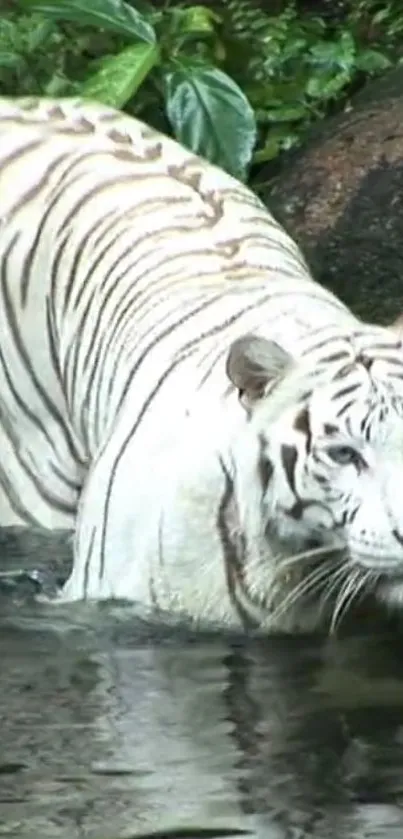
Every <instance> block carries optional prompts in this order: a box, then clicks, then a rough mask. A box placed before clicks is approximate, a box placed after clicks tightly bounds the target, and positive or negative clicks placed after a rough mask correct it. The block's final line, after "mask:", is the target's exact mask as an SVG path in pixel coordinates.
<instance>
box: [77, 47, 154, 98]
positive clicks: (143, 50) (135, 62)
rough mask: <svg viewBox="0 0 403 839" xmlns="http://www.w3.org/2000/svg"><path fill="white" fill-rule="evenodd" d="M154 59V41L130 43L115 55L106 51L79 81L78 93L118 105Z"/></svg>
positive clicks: (128, 96) (135, 89) (133, 87)
mask: <svg viewBox="0 0 403 839" xmlns="http://www.w3.org/2000/svg"><path fill="white" fill-rule="evenodd" d="M158 61H159V51H158V47H157V45H156V44H144V43H142V44H133V46H130V47H126V49H124V50H122V51H121V52H120V53H118V55H107V56H105V58H103V59H101V61H99V62H98V70H97V72H96V73H94V74H93V75H92V76H89V78H87V79H86V80H85V82H84V83H83V84H81V85H80V87H79V92H80V95H81V96H84V97H85V98H87V99H95V100H97V101H98V102H103V103H104V105H112V107H114V108H122V107H123V106H124V105H125V104H126V102H128V101H129V99H131V98H132V96H134V94H135V93H136V91H137V90H138V88H139V87H140V85H141V84H142V82H143V81H144V79H145V78H146V76H148V74H149V73H150V71H151V70H152V69H153V67H154V66H155V65H156V64H157V63H158Z"/></svg>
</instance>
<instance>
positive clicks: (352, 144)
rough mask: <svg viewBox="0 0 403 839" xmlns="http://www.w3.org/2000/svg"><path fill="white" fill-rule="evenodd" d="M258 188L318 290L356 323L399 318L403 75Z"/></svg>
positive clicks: (358, 103) (366, 93) (331, 122)
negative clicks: (342, 305) (331, 295)
mask: <svg viewBox="0 0 403 839" xmlns="http://www.w3.org/2000/svg"><path fill="white" fill-rule="evenodd" d="M265 180H267V179H266V178H265V173H264V171H263V172H262V173H261V174H260V177H259V181H260V182H261V183H263V182H264V181H265ZM255 186H256V185H255ZM257 187H258V191H259V192H260V194H261V195H262V196H263V198H264V200H266V202H267V204H268V206H269V207H270V209H271V210H272V212H274V214H275V216H276V217H277V218H278V219H279V221H281V223H282V224H283V225H284V226H285V227H286V229H287V230H288V231H289V232H290V234H291V235H292V236H293V238H294V239H295V240H296V241H297V242H298V243H299V245H300V246H301V248H302V250H303V251H304V253H305V255H306V257H307V259H308V262H309V264H310V266H311V268H312V271H313V274H314V276H315V278H316V279H317V280H318V281H319V282H321V283H323V284H324V285H326V286H328V287H329V288H331V289H332V291H334V292H335V293H336V294H337V295H338V296H339V297H341V298H342V299H343V300H344V301H345V302H346V303H347V304H348V305H349V306H351V308H352V309H353V310H354V311H355V312H356V314H358V315H359V316H361V317H364V318H367V319H371V320H374V321H376V322H378V323H390V322H392V321H394V320H395V319H396V316H397V314H398V313H399V312H401V311H403V67H399V68H397V69H395V70H393V71H391V72H389V73H388V74H386V75H385V76H383V77H382V79H380V80H378V81H375V82H371V83H370V84H368V85H367V86H366V87H365V88H364V89H363V90H362V91H361V92H360V93H359V94H358V95H357V96H356V97H354V99H353V101H352V103H351V108H349V110H348V111H345V112H344V113H342V114H340V115H338V116H336V117H331V118H329V119H328V120H327V121H326V122H324V123H322V124H321V125H320V127H319V128H316V129H315V130H314V131H313V132H312V134H311V135H310V137H309V139H308V140H307V141H306V142H305V145H304V147H303V149H300V150H299V151H297V152H295V153H293V154H290V155H289V156H286V157H285V158H284V161H283V164H282V167H281V170H280V173H279V174H278V175H277V177H276V178H275V179H274V180H272V182H271V184H269V186H268V187H266V188H263V187H261V186H260V188H259V184H257Z"/></svg>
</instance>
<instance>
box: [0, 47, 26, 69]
mask: <svg viewBox="0 0 403 839" xmlns="http://www.w3.org/2000/svg"><path fill="white" fill-rule="evenodd" d="M22 66H24V60H23V58H22V56H21V55H18V54H17V53H15V52H3V51H1V52H0V67H7V68H9V69H12V70H14V69H17V68H18V67H22Z"/></svg>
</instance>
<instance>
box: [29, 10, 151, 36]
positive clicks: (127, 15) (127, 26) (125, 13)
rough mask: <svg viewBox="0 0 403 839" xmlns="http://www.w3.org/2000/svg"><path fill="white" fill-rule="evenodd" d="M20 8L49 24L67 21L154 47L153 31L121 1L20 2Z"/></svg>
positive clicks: (145, 21) (136, 13)
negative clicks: (134, 39)
mask: <svg viewBox="0 0 403 839" xmlns="http://www.w3.org/2000/svg"><path fill="white" fill-rule="evenodd" d="M20 2H21V5H22V6H23V7H24V8H26V9H29V10H30V11H33V12H40V14H43V15H46V17H48V18H50V19H52V20H69V21H74V22H75V23H81V24H87V25H89V26H94V27H95V28H97V27H98V28H99V27H101V28H102V29H108V30H109V31H110V32H118V33H120V34H122V35H128V36H131V37H132V38H138V39H139V40H140V41H146V42H147V43H149V44H153V43H155V41H156V35H155V31H154V28H153V27H152V26H151V25H150V24H149V23H148V21H147V20H146V19H145V18H144V17H143V16H142V15H141V14H140V13H139V12H138V11H137V10H136V9H133V7H132V6H129V4H128V3H125V2H124V0H20Z"/></svg>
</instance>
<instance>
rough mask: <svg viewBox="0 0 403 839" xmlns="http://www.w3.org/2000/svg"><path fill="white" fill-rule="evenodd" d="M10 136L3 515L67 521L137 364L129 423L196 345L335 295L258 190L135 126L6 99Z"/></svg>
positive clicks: (97, 109)
mask: <svg viewBox="0 0 403 839" xmlns="http://www.w3.org/2000/svg"><path fill="white" fill-rule="evenodd" d="M0 138H1V149H2V151H1V153H0V165H1V170H0V171H1V175H0V190H1V202H2V217H1V227H0V258H1V266H2V274H1V297H2V306H1V310H0V318H1V320H0V334H1V341H0V350H1V370H0V376H1V378H0V393H1V394H2V398H1V411H2V417H3V420H2V423H1V439H0V449H1V451H2V468H1V474H0V480H1V483H2V486H3V490H4V491H5V497H4V498H3V507H4V513H3V514H2V516H1V518H2V519H3V520H5V521H6V523H9V522H10V521H11V522H14V520H15V521H21V520H26V521H30V522H32V521H35V520H37V521H38V522H39V523H40V524H43V525H45V526H52V527H53V526H57V527H59V526H60V527H66V526H69V525H71V524H72V523H74V517H75V511H76V504H77V499H78V495H79V491H80V487H81V484H82V481H83V478H84V476H85V472H86V469H87V464H88V462H89V461H91V459H92V458H93V457H94V455H95V453H96V452H97V450H98V448H99V446H100V445H101V444H102V442H103V440H104V438H105V434H107V433H108V429H109V428H110V425H111V423H113V422H114V418H115V416H116V412H117V411H118V410H119V407H120V404H121V400H122V394H123V393H125V392H126V390H127V388H128V387H129V379H131V377H132V376H133V369H134V368H136V371H137V372H136V394H137V399H136V403H137V404H136V405H133V408H132V411H133V421H135V418H136V416H138V415H139V414H140V412H141V410H142V406H143V405H144V402H145V401H146V400H147V398H148V396H149V392H150V391H151V390H152V388H153V385H154V383H155V381H156V380H158V378H159V377H160V375H161V374H162V373H163V372H164V368H165V367H166V366H169V363H170V360H171V359H174V358H175V357H176V355H177V354H178V353H181V352H185V351H186V347H188V345H189V343H190V342H193V347H191V348H189V352H191V351H192V350H193V352H196V351H198V349H199V346H200V345H201V343H202V336H203V335H205V336H206V337H205V342H204V343H205V349H206V355H207V356H209V357H211V352H210V354H209V350H211V348H213V354H214V347H215V346H216V345H217V339H215V338H214V333H216V334H218V333H219V332H220V333H221V335H220V337H221V338H222V339H223V340H224V341H225V340H226V336H225V330H226V326H227V327H229V328H230V329H231V330H232V332H233V331H234V329H235V331H237V326H236V323H235V322H236V321H239V332H240V333H241V332H242V331H244V328H245V327H247V326H248V323H249V324H250V325H251V326H252V325H254V323H255V322H256V315H255V311H256V306H261V305H266V306H267V302H268V301H270V304H271V310H272V311H271V312H270V310H269V315H270V314H272V317H273V321H274V322H275V323H277V328H279V329H280V331H282V326H281V324H280V323H279V312H280V311H281V309H284V306H285V308H286V316H287V318H289V316H290V305H291V303H292V300H291V297H290V291H293V292H294V294H295V281H296V280H298V281H299V283H300V285H301V294H302V295H306V294H308V295H311V297H312V293H314V294H317V295H318V297H319V301H320V304H321V305H322V306H323V302H324V301H325V300H326V299H327V297H328V295H327V294H326V292H322V291H321V290H320V289H314V290H313V288H312V281H311V279H310V278H309V275H308V272H307V269H306V267H305V264H304V262H303V259H302V257H301V255H300V253H299V251H298V250H297V248H296V247H295V246H294V245H293V243H292V242H291V241H290V240H289V238H288V237H287V236H286V234H285V233H284V232H283V231H282V230H281V228H280V227H279V226H278V225H277V224H276V223H275V222H274V221H273V219H271V218H270V216H269V214H268V213H267V211H266V210H265V209H264V208H263V207H262V206H261V204H260V202H259V201H258V200H257V199H256V198H255V196H254V195H253V194H252V193H251V192H250V191H249V190H248V189H246V188H244V187H242V186H241V185H240V184H238V183H237V182H236V181H234V180H233V179H232V178H230V177H229V176H228V175H226V174H225V173H224V172H222V171H221V170H218V169H216V168H214V167H212V166H210V165H209V164H208V163H206V162H204V161H201V160H200V159H198V158H197V157H195V156H194V155H192V154H191V153H190V152H188V151H186V150H185V149H183V148H182V147H180V146H179V145H177V144H176V143H175V142H173V141H171V140H169V139H168V138H166V137H163V136H161V135H158V134H156V133H155V132H154V131H153V130H151V129H149V128H148V127H147V126H145V125H143V124H141V123H139V122H137V121H135V120H132V119H129V118H127V117H125V116H123V115H121V114H118V113H117V112H115V111H113V110H110V109H107V108H103V107H102V106H98V105H89V104H86V105H83V104H82V103H80V102H76V101H74V100H71V101H68V100H67V101H65V102H63V103H58V102H52V101H46V100H39V101H37V100H20V101H16V102H15V101H9V100H2V101H1V103H0ZM279 292H280V294H281V298H278V299H277V301H276V303H277V305H276V306H275V305H272V304H274V299H275V297H276V293H277V295H278V293H279ZM297 302H299V301H297ZM331 305H332V306H334V305H335V303H334V300H333V299H332V300H331ZM340 308H341V307H340ZM248 310H250V312H251V314H250V316H249V318H248V314H247V313H248ZM134 333H135V334H134ZM196 344H197V345H198V346H196ZM206 372H207V370H206V369H205V367H204V366H202V368H201V377H202V376H203V375H205V374H206ZM17 392H18V394H20V396H19V397H17ZM3 494H4V493H3ZM10 507H12V510H11V509H9V508H10Z"/></svg>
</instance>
